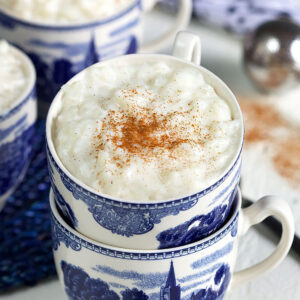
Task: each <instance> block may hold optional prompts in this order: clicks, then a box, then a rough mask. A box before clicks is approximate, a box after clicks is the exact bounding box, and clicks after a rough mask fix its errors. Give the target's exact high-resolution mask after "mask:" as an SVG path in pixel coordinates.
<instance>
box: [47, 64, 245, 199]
mask: <svg viewBox="0 0 300 300" xmlns="http://www.w3.org/2000/svg"><path fill="white" fill-rule="evenodd" d="M117 61H118V60H116V61H113V62H110V63H109V64H97V65H94V66H92V67H91V68H88V69H87V70H86V71H84V72H83V73H81V74H80V76H77V78H76V80H73V81H71V82H70V83H68V84H67V85H65V86H64V87H63V89H62V91H61V93H60V96H61V99H60V101H61V107H60V110H59V112H58V114H57V117H56V118H55V119H54V121H53V128H52V138H53V142H54V146H55V149H56V152H57V154H58V156H59V158H60V160H61V162H62V163H63V165H64V166H65V167H66V168H67V169H68V170H69V172H70V173H71V174H73V176H75V177H76V178H77V179H79V180H80V181H82V182H83V183H85V184H86V185H88V186H90V187H91V188H93V189H94V190H96V191H98V192H100V193H104V194H108V195H110V196H113V197H116V198H118V199H123V200H140V201H148V200H167V199H170V198H177V197H181V196H183V195H187V194H193V193H197V192H199V191H201V190H202V189H204V188H206V187H208V186H209V185H210V184H212V183H214V182H215V180H216V178H218V177H219V176H221V175H222V173H224V171H225V170H226V169H227V168H228V166H229V165H230V164H231V163H232V161H233V159H234V157H235V156H236V154H237V150H238V149H239V147H240V142H241V139H242V134H241V131H242V120H240V119H235V118H234V117H233V114H232V112H231V109H230V106H229V105H228V104H227V102H226V101H225V100H224V99H222V98H220V97H219V96H218V94H217V93H216V91H215V89H214V88H213V87H212V86H210V85H209V84H207V83H206V82H205V81H204V78H203V76H202V74H201V71H200V70H198V69H197V68H195V67H193V66H186V65H185V64H182V63H180V62H178V64H177V63H175V62H172V63H167V62H147V63H143V62H139V61H137V62H136V63H130V64H129V63H128V64H127V63H126V62H125V63H124V62H123V63H122V64H118V62H117Z"/></svg>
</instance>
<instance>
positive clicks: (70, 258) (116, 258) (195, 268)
mask: <svg viewBox="0 0 300 300" xmlns="http://www.w3.org/2000/svg"><path fill="white" fill-rule="evenodd" d="M50 205H51V210H52V239H53V249H54V259H55V264H56V269H57V272H58V275H59V278H60V281H61V284H62V286H63V288H64V290H65V293H66V294H67V296H68V297H69V299H70V300H75V299H77V300H85V299H94V298H93V296H95V298H96V297H100V298H101V299H102V298H103V299H114V300H119V299H149V300H151V299H153V300H157V299H172V300H180V299H191V300H195V299H223V296H224V294H225V293H226V291H227V290H228V288H229V287H230V286H232V287H234V286H235V285H238V284H241V283H244V282H246V281H248V280H251V279H254V278H255V277H257V276H259V275H261V274H263V273H264V272H266V271H267V270H270V269H272V268H273V267H275V266H276V265H278V264H279V263H280V262H281V261H282V259H283V258H284V257H285V256H286V254H287V252H288V250H289V248H290V246H291V243H292V240H293V234H294V227H293V216H292V212H291V209H290V207H289V206H288V204H287V203H286V202H285V201H282V200H279V199H278V198H275V197H264V198H262V199H261V200H259V201H257V202H256V203H255V204H253V205H252V206H251V207H249V208H247V209H243V210H242V209H241V208H240V206H241V194H240V192H238V193H237V195H236V197H235V200H234V204H233V207H232V211H231V213H230V219H229V220H228V221H227V222H226V223H225V224H224V225H223V226H222V228H220V229H219V230H218V231H217V232H216V233H215V234H213V235H211V236H209V237H207V238H206V239H204V240H201V241H197V242H195V243H193V244H190V245H186V246H183V247H178V248H172V249H168V250H152V251H150V250H149V251H147V250H130V249H121V248H114V247H112V246H107V245H105V244H100V243H97V242H94V241H92V240H89V239H88V238H86V237H85V236H83V235H81V234H80V233H78V232H77V231H75V230H73V229H72V228H71V227H70V226H68V225H67V223H66V222H65V221H64V220H63V219H62V217H61V216H60V214H59V212H58V210H57V207H56V204H55V200H54V194H53V192H52V191H51V193H50ZM270 215H273V216H275V217H278V218H279V220H280V221H281V224H282V226H283V233H282V238H281V241H280V243H279V245H278V247H277V249H276V250H275V251H274V253H273V254H272V255H270V256H269V257H268V258H267V259H265V260H264V261H262V262H260V263H259V264H257V265H255V266H252V267H250V268H248V269H246V270H242V271H240V272H237V273H234V264H235V261H236V253H237V245H238V237H239V236H240V235H243V234H245V233H246V232H247V231H248V229H249V228H250V227H251V226H252V225H255V224H257V223H259V222H261V221H262V220H263V219H265V218H266V217H268V216H270ZM249 246H250V245H249ZM251 246H252V247H256V246H257V245H251ZM147 296H148V297H149V298H146V297H147Z"/></svg>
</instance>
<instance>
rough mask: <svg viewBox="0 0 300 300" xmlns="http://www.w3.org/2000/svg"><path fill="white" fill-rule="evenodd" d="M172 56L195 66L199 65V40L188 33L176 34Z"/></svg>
mask: <svg viewBox="0 0 300 300" xmlns="http://www.w3.org/2000/svg"><path fill="white" fill-rule="evenodd" d="M173 56H175V57H178V58H181V59H183V60H186V61H188V62H192V63H194V64H196V65H200V63H201V41H200V38H199V37H198V36H197V35H195V34H193V33H190V32H187V31H180V32H178V33H177V35H176V38H175V42H174V46H173Z"/></svg>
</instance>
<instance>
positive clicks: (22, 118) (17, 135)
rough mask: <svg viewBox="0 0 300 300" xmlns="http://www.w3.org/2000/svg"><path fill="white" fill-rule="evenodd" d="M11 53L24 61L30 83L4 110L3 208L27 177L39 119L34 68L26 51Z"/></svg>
mask: <svg viewBox="0 0 300 300" xmlns="http://www.w3.org/2000/svg"><path fill="white" fill-rule="evenodd" d="M10 50H11V51H12V53H14V55H15V56H16V57H17V58H18V59H20V61H21V62H22V66H23V68H24V71H25V74H26V77H27V80H28V84H27V86H26V88H25V89H24V91H23V92H22V93H21V95H20V96H19V97H18V99H17V100H16V101H15V102H14V105H13V106H12V107H11V108H10V109H9V110H8V111H5V112H1V111H0V170H1V172H0V209H1V208H2V207H3V205H4V203H5V200H6V199H7V198H8V197H9V196H10V195H11V194H12V192H13V191H14V190H15V189H16V187H17V185H18V183H20V181H21V180H22V178H23V176H24V175H25V172H26V169H27V166H28V164H29V161H30V158H31V151H32V138H33V135H34V124H35V121H36V117H37V107H36V106H37V105H36V95H35V83H36V74H35V69H34V66H33V64H32V62H31V61H30V59H29V58H28V57H27V56H26V55H25V54H24V53H23V52H21V51H20V50H18V49H17V48H14V47H12V46H11V49H10ZM0 84H1V83H0Z"/></svg>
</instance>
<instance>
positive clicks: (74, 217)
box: [46, 32, 243, 249]
mask: <svg viewBox="0 0 300 300" xmlns="http://www.w3.org/2000/svg"><path fill="white" fill-rule="evenodd" d="M174 55H176V56H177V57H175V56H167V55H142V54H138V55H127V56H122V57H119V58H114V59H112V60H108V61H105V62H101V63H100V64H102V65H109V64H110V63H115V62H116V61H118V62H120V63H121V62H126V63H129V64H130V63H134V62H137V61H139V62H144V61H147V62H150V61H151V62H161V61H168V62H169V63H172V62H176V63H178V62H179V63H180V64H182V66H183V67H184V66H186V65H187V64H189V65H190V66H192V67H193V68H196V69H197V70H200V72H201V73H202V75H203V77H204V79H205V81H206V82H207V83H209V84H210V85H212V86H213V87H214V88H215V89H216V91H217V93H218V94H219V95H220V96H221V97H222V98H223V99H225V100H226V101H227V103H228V104H229V106H230V107H231V110H232V114H233V117H234V119H237V120H240V123H241V124H240V137H239V143H238V145H237V147H236V150H235V153H234V154H235V155H234V158H233V160H232V162H231V163H230V164H229V166H228V168H227V169H226V170H225V171H224V173H223V174H222V175H221V176H219V177H218V178H215V182H214V183H213V184H212V185H211V186H208V187H207V188H205V189H204V190H202V191H199V192H198V193H197V194H194V195H187V196H185V197H182V198H179V199H161V200H160V201H151V202H149V201H147V202H143V201H142V199H141V201H138V202H137V201H132V202H125V201H122V200H120V199H115V198H113V197H111V196H108V195H105V194H101V193H98V192H96V191H94V190H93V189H91V188H89V187H88V186H87V185H85V184H84V183H82V182H80V181H79V180H77V179H76V178H74V176H72V174H70V172H69V171H68V170H67V169H66V168H65V167H64V165H63V164H62V162H61V161H60V159H59V157H58V155H57V153H56V151H55V147H54V144H53V137H52V132H53V130H52V129H53V123H54V119H55V118H56V116H57V114H58V113H59V111H60V106H61V95H62V93H61V92H59V93H58V95H57V96H56V98H55V99H54V101H53V102H52V105H51V107H50V110H49V113H48V118H47V125H46V127H47V128H46V135H47V144H48V147H47V150H48V151H47V152H48V153H47V154H48V164H49V172H50V178H51V183H52V187H53V191H54V195H55V199H56V202H57V203H58V205H59V206H60V208H61V210H62V211H63V213H64V214H65V216H66V217H67V218H68V220H69V222H70V223H71V224H72V226H73V227H74V228H75V229H76V230H78V231H79V232H81V233H82V234H84V235H86V236H88V237H90V238H92V239H94V240H96V241H100V242H103V243H106V244H109V245H114V246H118V247H128V248H129V247H130V248H136V249H140V248H143V249H162V248H170V247H176V246H181V245H185V244H189V243H192V242H194V241H197V240H199V239H201V238H203V237H206V236H208V235H210V234H211V233H213V232H214V231H216V230H217V229H218V228H220V226H221V225H222V224H223V223H224V221H225V220H226V218H227V216H228V213H229V211H230V208H231V205H232V201H233V199H234V196H235V194H236V190H237V185H238V181H239V177H240V165H241V150H242V145H243V124H242V114H241V111H240V108H239V105H238V103H237V100H236V98H235V96H234V95H233V93H232V92H231V91H230V89H229V88H228V87H227V86H226V85H225V83H224V82H223V81H221V80H220V79H219V78H218V77H217V76H215V75H214V74H212V73H211V72H210V71H208V70H206V69H205V68H203V67H200V66H198V65H199V62H200V40H199V38H198V37H197V36H195V35H193V34H190V33H187V32H181V33H180V34H179V35H178V36H177V39H176V42H175V47H174ZM178 57H179V58H178ZM192 62H193V63H192ZM93 67H96V65H95V66H93ZM93 67H92V68H93ZM83 74H84V71H83V72H82V73H80V74H78V75H77V76H75V77H74V78H73V79H72V80H71V81H70V82H69V83H67V85H68V84H71V83H73V82H76V81H77V80H80V78H82V76H83ZM67 85H66V87H67ZM188 229H190V230H188Z"/></svg>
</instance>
